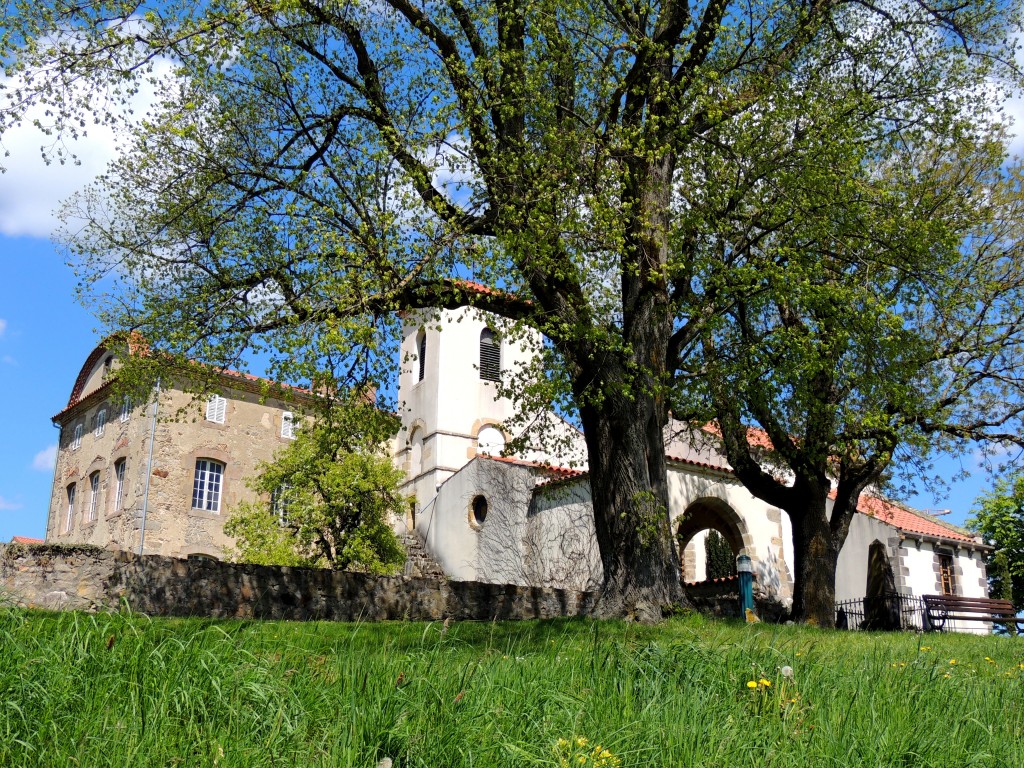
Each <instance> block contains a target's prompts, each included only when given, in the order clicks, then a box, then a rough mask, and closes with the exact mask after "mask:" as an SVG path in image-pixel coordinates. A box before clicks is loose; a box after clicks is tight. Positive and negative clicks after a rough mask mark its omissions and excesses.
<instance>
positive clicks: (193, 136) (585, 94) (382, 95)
mask: <svg viewBox="0 0 1024 768" xmlns="http://www.w3.org/2000/svg"><path fill="white" fill-rule="evenodd" d="M1011 10H1012V9H1011V7H1010V5H1009V4H1006V3H1000V2H996V1H995V0H979V1H978V2H974V3H970V4H966V5H965V4H961V3H952V2H945V0H916V1H908V2H901V1H900V0H896V1H895V2H889V3H881V4H874V3H866V2H846V1H845V0H804V1H803V2H795V3H788V2H765V3H742V2H728V1H727V0H704V2H694V3H689V2H685V1H683V0H663V1H662V2H651V3H633V2H621V1H619V0H606V1H605V2H601V3H596V4H594V3H589V2H580V1H579V0H558V1H557V2H555V1H554V0H495V2H493V3H489V2H483V1H481V2H475V1H471V2H466V1H465V0H443V1H439V2H434V3H430V4H418V3H416V2H415V1H414V0H381V1H379V2H367V1H361V0H351V1H349V2H320V1H318V0H213V1H212V2H205V3H192V2H187V1H186V0H178V1H177V2H175V0H172V1H171V2H161V3H154V4H152V5H151V6H145V5H140V4H139V3H138V2H135V1H134V0H131V1H128V0H103V1H102V2H101V1H100V0H93V1H92V2H85V3H81V4H72V5H66V4H64V3H61V2H55V1H51V2H42V3H21V4H18V3H15V4H14V6H13V8H12V9H11V10H9V12H8V17H7V23H8V33H7V34H6V35H5V37H4V38H3V42H2V46H3V48H2V57H3V60H4V61H5V62H6V63H8V64H9V65H10V66H9V67H8V70H9V74H11V75H12V76H13V77H14V78H15V79H14V80H13V81H12V83H13V85H14V86H15V88H14V89H13V90H11V91H10V93H9V95H10V96H11V97H12V98H11V99H10V100H9V102H8V106H7V108H6V111H5V113H4V115H5V117H6V118H7V120H8V122H10V121H11V120H16V119H18V117H19V116H20V115H21V114H22V113H23V110H24V108H25V107H26V105H31V104H34V103H36V102H38V101H39V100H43V101H45V102H47V103H48V104H49V105H50V106H51V109H52V113H51V114H53V115H54V118H53V119H54V122H53V124H52V126H44V127H48V128H50V129H52V130H54V131H57V132H58V133H59V132H61V131H71V132H74V131H78V130H82V128H81V126H86V125H88V121H90V120H93V119H104V116H105V115H106V113H105V112H104V109H105V105H106V104H107V103H108V102H106V101H104V100H105V99H108V98H114V99H117V98H118V97H119V96H120V97H125V96H126V95H130V94H131V93H132V92H133V90H134V89H135V88H136V87H137V86H138V84H139V83H140V82H141V81H142V79H143V78H145V77H146V76H147V73H151V72H158V71H160V68H161V67H162V66H164V65H165V63H166V62H169V63H170V65H171V66H172V67H173V73H172V76H170V77H169V78H166V79H165V80H164V82H163V91H162V93H163V96H162V99H161V101H160V104H159V105H158V107H157V108H156V109H154V110H153V111H152V112H151V113H149V114H148V115H146V117H145V118H144V120H143V121H142V123H141V125H140V126H138V127H137V128H136V129H135V132H134V134H133V138H132V141H131V146H130V147H129V148H128V149H127V150H126V152H125V154H124V155H123V157H122V158H121V159H120V160H119V161H118V162H116V163H115V164H114V167H112V168H111V170H110V172H109V174H108V175H107V176H106V177H105V178H104V179H103V180H101V182H100V183H99V184H98V186H97V187H96V188H95V189H93V190H91V191H90V192H89V193H86V194H84V195H82V196H80V197H79V198H78V200H77V201H76V203H75V204H74V205H73V207H72V208H70V209H69V211H68V212H67V214H68V221H69V243H70V247H71V248H72V250H73V251H74V253H75V254H76V258H77V259H78V260H79V263H80V265H81V269H82V270H83V274H85V275H86V277H87V280H92V281H96V282H95V283H94V285H95V286H98V289H99V291H98V293H100V294H101V295H104V296H107V297H110V299H111V300H110V301H109V302H108V303H107V304H106V306H105V308H104V317H105V319H106V320H107V322H109V323H110V324H111V325H113V326H116V327H124V326H128V327H133V328H139V329H140V330H142V332H143V333H144V334H145V335H146V336H147V338H149V339H150V340H151V343H152V344H154V345H155V346H158V347H159V348H161V349H164V350H167V351H169V352H171V353H174V354H177V355H181V356H194V357H199V358H201V359H204V360H208V361H210V362H212V363H230V364H236V363H237V360H238V358H239V357H240V356H241V355H242V353H243V351H244V350H245V349H247V348H252V347H253V346H255V347H256V348H257V349H259V350H267V349H269V350H272V351H275V352H277V353H278V354H277V355H275V356H274V362H275V363H276V364H277V365H276V366H275V370H276V372H277V373H278V374H280V375H289V374H291V375H296V374H297V373H298V372H300V370H301V366H300V365H299V364H298V363H297V362H296V360H297V358H298V353H299V352H300V351H301V352H302V358H303V360H304V361H305V362H306V363H308V365H309V366H310V368H309V369H306V373H307V374H308V373H309V371H310V370H312V368H313V367H315V366H319V365H322V364H323V362H324V359H325V357H329V358H330V362H332V363H338V362H341V361H344V362H345V363H347V364H348V368H347V369H346V370H348V371H349V372H359V373H360V374H362V375H369V374H370V373H371V370H372V368H373V366H374V365H380V364H381V362H386V363H387V364H389V365H390V364H391V361H392V359H393V358H392V353H393V350H394V345H393V339H394V335H395V334H394V331H395V329H396V325H397V321H396V319H395V313H396V312H397V311H401V310H409V309H418V308H430V307H437V308H453V307H461V306H471V307H477V308H479V309H482V310H487V311H490V312H494V313H497V314H498V315H501V316H503V317H505V318H507V319H508V320H509V322H510V323H512V324H514V326H518V327H522V326H529V327H531V328H534V329H537V330H540V331H541V332H543V333H544V334H545V336H546V337H547V338H548V339H549V340H550V342H551V345H550V347H548V348H546V357H547V358H548V359H547V360H546V361H545V363H546V367H545V369H544V372H543V373H540V372H539V373H538V375H537V377H536V379H535V380H534V381H533V382H529V383H526V384H524V386H522V387H521V388H520V389H521V392H522V393H523V394H524V395H528V396H531V397H537V398H539V399H540V400H542V401H544V402H546V403H550V402H552V401H555V402H558V403H560V404H562V405H563V406H565V407H567V408H570V409H572V410H573V411H574V412H575V413H576V414H577V415H578V418H579V421H580V423H581V424H582V426H583V428H584V432H585V436H586V443H587V448H588V455H589V465H590V470H591V475H590V477H591V488H592V491H593V501H594V517H595V524H596V530H597V538H598V543H599V547H600V550H601V557H602V562H603V565H604V573H605V579H606V583H605V593H604V594H605V600H604V605H605V608H606V610H608V611H609V612H636V613H637V614H639V615H642V616H646V617H650V616H653V615H655V614H656V613H657V611H658V607H659V605H661V604H664V603H668V602H672V601H674V600H676V599H678V598H679V597H680V585H679V579H678V557H677V554H676V552H675V550H674V548H673V546H672V539H671V536H670V534H669V518H668V492H667V481H666V466H665V457H664V447H663V440H664V434H663V432H664V428H665V426H666V423H667V420H668V407H669V402H670V395H671V394H672V393H673V392H674V391H676V390H677V389H678V385H679V384H680V383H681V382H682V383H685V381H686V378H687V377H686V375H685V374H686V373H687V369H686V368H685V366H684V365H683V363H682V361H684V360H685V359H687V352H688V351H689V350H691V349H692V348H693V345H694V344H695V343H696V342H697V341H698V340H699V339H700V337H701V333H702V332H703V331H704V329H705V327H706V325H707V323H708V322H710V321H711V320H712V319H713V318H715V317H717V316H718V313H719V312H720V311H721V310H723V309H728V308H730V307H733V306H734V303H735V301H736V298H735V289H736V287H737V286H739V287H740V288H744V287H747V286H752V282H751V280H750V279H749V275H750V274H751V273H756V272H757V271H758V270H759V269H760V268H761V266H760V265H759V259H760V258H761V257H760V256H758V255H757V254H756V249H750V248H746V249H745V248H743V247H742V244H741V245H740V246H739V247H737V245H736V244H728V250H729V252H733V251H735V252H736V253H739V254H741V258H740V259H738V260H731V259H729V258H725V259H723V258H720V257H721V253H718V252H717V251H716V249H720V248H725V247H726V246H727V243H726V241H725V240H723V239H721V234H722V233H724V232H727V231H728V230H729V227H728V226H727V225H737V226H739V224H740V223H742V222H744V221H747V222H749V227H748V228H747V230H746V236H747V237H748V238H749V239H750V240H751V241H752V242H754V243H757V242H760V241H762V240H763V239H764V238H767V237H770V236H771V234H772V232H773V231H776V230H778V229H780V228H784V225H785V223H786V222H787V221H788V220H789V219H790V218H795V219H797V220H799V221H802V222H812V223H813V222H817V226H818V227H819V229H820V228H821V227H825V226H827V224H826V223H823V222H820V221H818V220H817V219H815V217H814V215H813V214H814V210H815V208H816V207H817V206H818V205H819V204H820V201H821V200H823V199H826V198H827V196H828V189H829V187H828V183H829V181H830V179H831V176H832V174H831V173H830V168H831V167H832V164H833V162H835V161H837V160H838V161H841V162H840V165H841V166H842V167H843V168H848V167H850V163H849V158H851V157H852V156H855V155H857V154H858V153H860V154H863V153H865V152H867V154H870V153H871V152H872V149H873V148H875V147H880V146H884V145H886V144H887V143H888V142H892V141H893V140H894V139H898V140H899V141H902V142H907V143H911V144H913V143H927V142H928V141H930V140H932V138H933V137H947V136H950V135H952V134H954V133H956V132H957V131H958V130H967V129H973V126H978V127H979V129H981V130H984V126H985V125H987V124H988V123H990V122H991V121H992V115H991V114H989V110H987V109H986V104H987V103H988V101H987V97H988V93H989V92H988V90H987V88H988V86H987V84H988V83H990V82H992V81H993V80H992V78H993V77H995V76H998V75H1000V74H1002V73H1001V71H1000V62H1004V61H1007V60H1009V59H1010V58H1011V57H1012V52H1011V51H1009V50H1008V48H1007V45H1008V44H1007V43H1006V42H1005V41H1006V39H1007V34H1006V33H1007V29H1008V25H1009V24H1010V20H1009V19H1008V15H1009V14H1010V13H1011ZM83 82H88V83H89V85H90V87H91V88H92V89H93V90H91V91H86V90H83V89H82V88H81V84H82V83H83ZM79 121H82V122H81V123H80V122H79ZM43 122H45V120H44V121H43ZM883 154H884V153H883ZM770 191H775V192H776V193H777V194H775V195H770V194H766V193H767V192H770ZM765 205H767V206H769V208H768V209H767V210H763V209H762V206H765ZM76 217H78V218H76ZM79 219H80V220H79ZM865 223H866V224H868V225H870V221H866V222H865ZM818 253H820V251H819V252H818ZM771 263H773V264H777V263H778V262H777V261H771ZM467 276H472V277H473V278H475V280H477V281H479V282H483V283H485V284H487V285H489V286H492V287H493V288H497V289H500V290H469V289H468V288H467V285H466V283H465V282H464V281H463V279H464V278H466V277H467ZM89 288H90V286H89V285H87V286H86V290H87V291H88V290H89ZM755 288H756V287H755ZM509 332H515V329H514V328H513V329H512V330H510V331H509ZM333 367H334V369H335V370H337V369H338V366H337V365H334V366H333ZM730 455H731V454H730ZM741 473H742V470H741ZM741 476H742V474H741ZM798 545H799V546H805V545H806V546H809V544H808V543H807V542H798ZM811 554H812V555H813V554H814V553H813V552H812V553H811Z"/></svg>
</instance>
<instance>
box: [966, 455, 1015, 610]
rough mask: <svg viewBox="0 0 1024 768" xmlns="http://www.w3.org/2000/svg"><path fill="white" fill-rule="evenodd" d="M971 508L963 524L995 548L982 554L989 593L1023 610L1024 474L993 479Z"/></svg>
mask: <svg viewBox="0 0 1024 768" xmlns="http://www.w3.org/2000/svg"><path fill="white" fill-rule="evenodd" d="M971 512H972V515H971V517H970V518H968V520H967V527H968V528H969V529H970V530H972V531H975V532H976V533H980V534H981V535H982V536H983V537H984V538H985V541H986V542H988V543H989V544H992V545H993V546H994V547H995V548H996V549H995V551H994V552H992V553H990V554H989V555H987V557H986V560H987V564H988V578H989V591H990V593H991V595H992V596H993V597H1002V598H1004V599H1006V600H1012V601H1013V605H1014V607H1015V608H1016V609H1017V610H1018V611H1021V610H1024V475H1020V474H1018V475H1014V476H1013V477H1004V478H1002V479H1000V480H999V481H997V482H996V484H995V487H994V488H993V489H992V490H991V491H988V492H987V493H984V494H982V495H981V496H980V497H979V498H978V499H977V500H976V501H975V504H974V508H973V509H972V510H971Z"/></svg>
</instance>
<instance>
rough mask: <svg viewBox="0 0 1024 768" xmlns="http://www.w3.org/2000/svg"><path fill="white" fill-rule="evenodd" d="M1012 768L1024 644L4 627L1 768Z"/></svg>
mask: <svg viewBox="0 0 1024 768" xmlns="http://www.w3.org/2000/svg"><path fill="white" fill-rule="evenodd" d="M385 758H390V760H391V761H392V763H393V765H394V766H395V767H396V768H397V767H398V766H403V767H404V766H429V767H430V768H448V767H449V766H558V768H569V766H572V767H573V768H593V766H602V768H615V767H616V766H622V767H626V766H800V767H801V768H806V767H811V766H873V767H874V766H956V767H957V768H961V767H962V766H975V765H978V766H1010V765H1021V764H1022V763H1024V638H999V637H969V636H962V635H960V636H958V635H914V634H892V635H883V634H859V633H852V632H850V633H839V632H825V631H819V630H815V629H812V628H804V627H780V626H770V625H765V624H760V625H754V626H746V625H742V624H738V623H727V622H718V621H711V620H706V619H703V618H701V617H698V616H691V617H683V618H678V619H673V620H670V621H666V622H665V623H663V624H662V625H659V626H656V627H641V626H633V625H626V624H618V623H598V622H587V621H551V622H530V623H498V624H487V623H473V624H454V625H452V626H451V627H450V628H449V629H448V630H445V629H444V627H443V626H442V625H441V624H326V623H307V624H297V623H278V622H266V623H259V622H216V621H199V620H169V619H152V620H151V619H147V618H144V617H140V616H132V615H127V614H122V615H95V616H91V615H83V614H45V613H34V612H26V611H20V610H0V765H2V766H4V767H5V768H6V766H246V767H250V766H366V767H367V768H374V766H377V765H379V764H381V761H382V760H383V761H384V764H385V765H386V764H387V761H386V760H384V759H385Z"/></svg>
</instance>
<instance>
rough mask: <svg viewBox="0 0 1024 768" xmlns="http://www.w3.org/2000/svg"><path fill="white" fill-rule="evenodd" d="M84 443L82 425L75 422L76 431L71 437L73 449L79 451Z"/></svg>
mask: <svg viewBox="0 0 1024 768" xmlns="http://www.w3.org/2000/svg"><path fill="white" fill-rule="evenodd" d="M81 444H82V425H81V424H75V432H74V435H73V436H72V437H71V450H72V451H77V450H78V448H79V446H81Z"/></svg>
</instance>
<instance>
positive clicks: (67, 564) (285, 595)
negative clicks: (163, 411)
mask: <svg viewBox="0 0 1024 768" xmlns="http://www.w3.org/2000/svg"><path fill="white" fill-rule="evenodd" d="M0 594H2V599H3V600H4V601H5V602H7V603H8V604H15V605H20V606H26V607H34V608H45V609H50V610H85V611H101V610H111V611H113V610H119V609H121V608H122V607H128V608H130V609H131V610H133V611H138V612H140V613H145V614H148V615H154V616H201V617H210V618H238V619H285V620H296V621H302V620H311V619H317V620H328V621H357V620H358V621H384V620H402V619H409V620H419V621H430V620H439V619H445V618H452V619H457V620H493V619H501V620H505V619H548V618H556V617H560V616H585V615H590V614H592V613H593V611H594V606H595V604H596V597H597V596H596V595H595V594H594V593H589V592H573V591H569V590H559V589H548V588H541V587H520V586H514V585H506V584H483V583H478V582H448V581H446V580H443V579H437V578H424V577H418V576H417V577H408V576H372V575H369V574H364V573H352V572H347V571H328V570H316V569H311V568H288V567H283V566H261V565H248V564H237V563H225V562H220V561H216V560H210V559H205V558H202V559H201V558H187V559H179V558H172V557H164V556H161V555H144V556H141V557H140V556H138V555H135V554H131V553H128V552H112V551H110V550H106V549H102V548H100V547H95V546H88V545H38V546H22V545H9V546H7V547H3V548H0Z"/></svg>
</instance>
